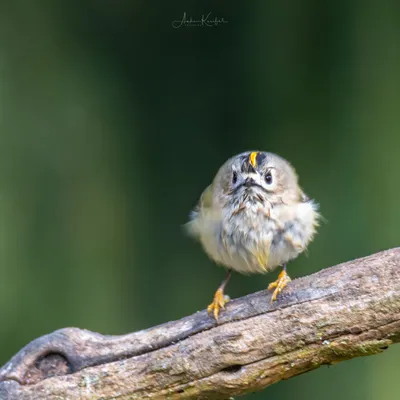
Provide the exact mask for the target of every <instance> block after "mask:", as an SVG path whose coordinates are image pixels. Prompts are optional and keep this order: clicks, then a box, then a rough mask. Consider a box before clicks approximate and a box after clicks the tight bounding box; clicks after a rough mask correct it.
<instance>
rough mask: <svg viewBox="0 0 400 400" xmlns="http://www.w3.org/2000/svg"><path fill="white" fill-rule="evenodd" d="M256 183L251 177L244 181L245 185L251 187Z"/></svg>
mask: <svg viewBox="0 0 400 400" xmlns="http://www.w3.org/2000/svg"><path fill="white" fill-rule="evenodd" d="M254 185H256V181H255V180H254V179H253V178H246V180H245V181H244V186H246V187H251V186H254Z"/></svg>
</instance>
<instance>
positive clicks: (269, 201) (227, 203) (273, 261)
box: [186, 151, 320, 321]
mask: <svg viewBox="0 0 400 400" xmlns="http://www.w3.org/2000/svg"><path fill="white" fill-rule="evenodd" d="M319 217H320V216H319V214H318V205H317V204H316V203H315V202H314V201H313V200H311V199H309V198H308V197H307V195H306V194H305V193H304V192H303V191H302V189H301V188H300V186H299V184H298V177H297V174H296V171H295V170H294V168H293V167H292V166H291V164H290V163H289V162H288V161H286V160H285V159H283V158H282V157H280V156H278V155H276V154H273V153H267V152H263V151H247V152H244V153H241V154H238V155H236V156H234V157H232V158H230V159H229V160H228V161H226V162H225V164H224V165H222V167H221V168H220V169H219V171H218V173H217V175H216V176H215V178H214V181H213V182H212V184H211V185H210V186H208V187H207V188H206V189H205V190H204V192H203V194H202V195H201V197H200V200H199V202H198V204H197V206H196V207H195V209H194V210H193V211H192V213H191V214H190V221H189V222H188V223H187V224H186V228H187V231H188V232H189V234H190V235H191V236H193V237H195V238H196V239H197V240H199V241H200V243H201V244H202V246H203V248H204V250H205V251H206V253H207V254H208V256H209V257H210V258H211V259H212V260H214V261H215V262H216V263H217V264H219V265H222V266H224V267H225V268H227V270H228V274H227V276H226V278H225V279H224V281H223V282H222V283H221V285H220V286H219V288H218V289H217V291H216V292H215V294H214V299H213V301H212V303H211V304H210V305H209V306H208V308H207V310H208V313H213V315H214V318H215V319H216V320H217V321H218V316H219V313H220V310H221V309H224V307H225V304H226V302H227V301H229V298H228V296H226V295H225V293H224V290H225V287H226V284H227V283H228V280H229V279H230V276H231V272H232V270H233V271H237V272H239V273H242V274H264V273H267V272H270V271H272V270H273V269H275V268H276V267H278V266H282V267H283V268H282V271H281V272H280V274H279V276H278V279H277V280H276V281H275V282H272V283H271V284H270V285H269V286H268V290H272V289H274V292H273V294H272V297H271V301H275V300H276V298H277V296H278V294H279V293H280V292H281V291H282V289H283V288H284V287H285V286H286V285H287V284H288V282H290V277H289V275H288V274H287V272H286V264H287V263H288V262H289V261H290V260H293V259H294V258H296V257H297V256H298V255H299V254H300V253H302V252H303V251H304V250H305V249H306V248H307V245H308V244H309V243H310V242H311V241H312V239H313V237H314V235H315V233H316V228H317V226H318V220H319Z"/></svg>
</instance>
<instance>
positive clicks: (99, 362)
mask: <svg viewBox="0 0 400 400" xmlns="http://www.w3.org/2000/svg"><path fill="white" fill-rule="evenodd" d="M270 296H271V295H270V294H267V293H266V292H265V291H263V292H259V293H254V294H251V295H249V296H246V297H242V298H240V299H237V300H232V301H231V302H229V304H228V305H227V309H226V311H225V312H223V313H222V314H221V316H220V321H219V324H216V323H215V322H214V320H213V319H212V318H210V317H209V316H208V315H207V314H206V312H205V311H201V312H198V313H196V314H193V315H191V316H188V317H185V318H183V319H181V320H179V321H172V322H168V323H166V324H163V325H160V326H156V327H153V328H150V329H147V330H144V331H140V332H135V333H131V334H128V335H124V336H103V335H100V334H98V333H93V332H89V331H87V330H81V329H77V328H66V329H61V330H59V331H56V332H54V333H51V334H49V335H46V336H43V337H41V338H38V339H36V340H34V341H33V342H31V343H30V344H28V345H27V346H26V347H25V348H23V349H22V350H21V351H20V352H19V353H18V354H17V355H15V356H14V357H13V358H12V359H11V360H10V361H9V362H8V363H7V364H6V365H4V366H3V367H2V368H1V369H0V399H2V400H3V399H4V400H11V399H12V400H13V399H18V400H33V399H35V400H41V399H59V400H61V399H68V400H74V399H91V400H93V399H103V400H106V399H120V400H125V399H126V400H127V399H145V398H152V399H165V398H168V399H179V400H181V399H227V398H229V396H238V395H242V394H245V393H250V392H253V391H257V390H260V389H262V388H265V387H267V386H269V385H271V384H273V383H275V382H278V381H280V380H282V379H288V378H291V377H292V376H295V375H299V374H301V373H303V372H306V371H310V370H312V369H315V368H318V367H319V366H321V365H324V364H332V363H336V362H339V361H343V360H348V359H351V358H354V357H359V356H366V355H371V354H376V353H379V352H381V351H383V350H384V349H386V348H387V347H388V346H389V345H390V344H392V343H395V342H398V341H400V248H396V249H392V250H387V251H383V252H381V253H377V254H374V255H372V256H369V257H366V258H362V259H358V260H355V261H350V262H347V263H344V264H340V265H337V266H335V267H331V268H327V269H324V270H322V271H319V272H317V273H315V274H313V275H310V276H307V277H304V278H300V279H296V280H295V281H293V282H291V283H290V284H289V285H288V287H287V288H285V290H284V291H283V292H282V293H281V294H280V296H279V297H278V300H277V301H276V302H274V303H273V304H271V303H270Z"/></svg>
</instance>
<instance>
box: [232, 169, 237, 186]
mask: <svg viewBox="0 0 400 400" xmlns="http://www.w3.org/2000/svg"><path fill="white" fill-rule="evenodd" d="M236 182H237V172H236V171H233V172H232V183H233V184H235V183H236Z"/></svg>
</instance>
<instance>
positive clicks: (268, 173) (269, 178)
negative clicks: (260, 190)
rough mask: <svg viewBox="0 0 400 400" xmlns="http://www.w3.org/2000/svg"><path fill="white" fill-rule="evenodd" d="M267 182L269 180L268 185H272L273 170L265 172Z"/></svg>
mask: <svg viewBox="0 0 400 400" xmlns="http://www.w3.org/2000/svg"><path fill="white" fill-rule="evenodd" d="M265 182H267V184H268V185H270V184H271V183H272V174H271V172H267V173H266V174H265Z"/></svg>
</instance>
